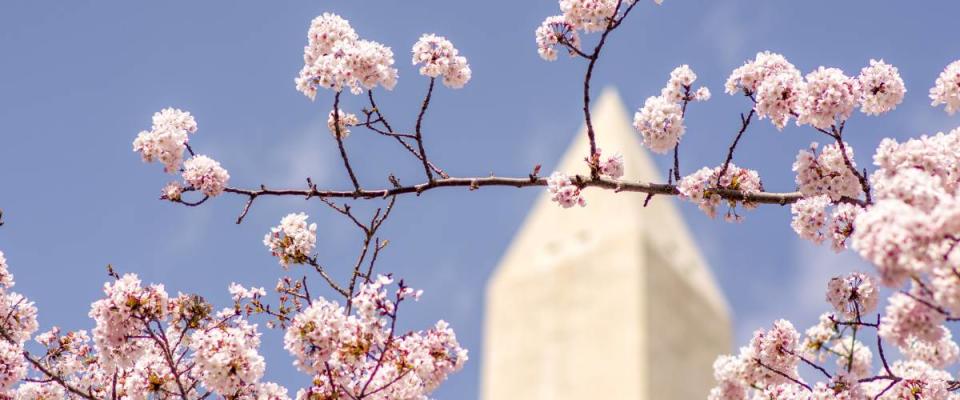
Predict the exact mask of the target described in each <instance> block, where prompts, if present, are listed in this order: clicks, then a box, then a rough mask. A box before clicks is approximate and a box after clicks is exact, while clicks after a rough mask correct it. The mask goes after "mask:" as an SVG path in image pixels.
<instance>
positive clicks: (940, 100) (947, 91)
mask: <svg viewBox="0 0 960 400" xmlns="http://www.w3.org/2000/svg"><path fill="white" fill-rule="evenodd" d="M930 99H931V100H933V101H932V102H931V103H930V105H932V106H934V107H936V106H939V105H941V104H943V105H945V107H944V110H945V111H946V112H947V114H950V115H953V113H955V112H957V110H960V60H958V61H954V62H952V63H950V65H947V67H946V68H945V69H944V70H943V72H941V73H940V76H939V77H937V81H936V83H934V85H933V87H932V88H930Z"/></svg>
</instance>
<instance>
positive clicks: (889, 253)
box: [851, 129, 960, 311]
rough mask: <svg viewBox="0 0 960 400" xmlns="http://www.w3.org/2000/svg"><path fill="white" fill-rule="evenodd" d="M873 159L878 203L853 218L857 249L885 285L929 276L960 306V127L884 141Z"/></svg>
mask: <svg viewBox="0 0 960 400" xmlns="http://www.w3.org/2000/svg"><path fill="white" fill-rule="evenodd" d="M874 163H875V164H876V165H877V167H879V168H878V169H877V170H876V171H875V172H874V173H873V174H871V176H870V181H871V184H872V186H873V188H874V198H875V203H874V204H873V205H872V206H870V207H869V208H868V209H867V210H866V211H865V212H863V213H860V215H858V216H857V217H856V220H855V221H854V230H853V234H852V236H851V238H852V239H853V248H854V249H856V250H857V251H858V252H859V253H860V255H861V256H862V257H864V258H865V259H867V260H868V261H871V262H872V263H873V264H874V265H875V266H876V267H877V270H878V272H879V274H880V277H881V278H882V280H883V282H884V284H886V285H890V286H894V285H899V284H900V283H902V282H903V281H904V280H905V279H906V278H907V277H911V276H913V277H923V276H927V277H930V278H931V281H932V284H933V291H934V292H935V294H936V295H935V298H936V300H937V302H940V303H944V304H951V305H952V304H960V298H957V297H956V296H957V295H960V292H958V291H957V290H956V289H955V288H954V286H955V283H956V282H957V279H956V278H953V277H951V275H954V273H955V272H956V266H957V265H958V261H960V251H957V250H958V249H957V246H956V242H957V240H958V238H957V236H956V234H957V232H960V222H958V221H960V197H958V195H960V193H958V190H957V189H958V187H960V183H958V182H960V180H958V177H960V129H955V130H953V131H951V132H949V133H946V134H944V133H938V134H936V135H934V136H923V137H921V138H919V139H911V140H908V141H906V142H904V143H897V142H896V141H894V140H892V139H884V140H883V141H882V142H881V143H880V145H879V146H878V147H877V152H876V154H875V155H874ZM957 311H960V308H958V309H957Z"/></svg>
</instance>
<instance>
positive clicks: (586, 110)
mask: <svg viewBox="0 0 960 400" xmlns="http://www.w3.org/2000/svg"><path fill="white" fill-rule="evenodd" d="M622 4H623V0H617V6H616V7H614V11H613V15H611V16H610V20H609V22H608V23H607V29H604V31H603V33H602V34H601V35H600V41H598V42H597V46H596V47H594V49H593V53H592V54H590V56H589V57H588V59H589V60H590V63H589V64H587V72H586V74H584V77H583V120H584V123H585V124H586V125H587V138H589V139H590V154H589V156H590V157H593V155H594V154H597V139H596V133H595V132H594V130H593V121H592V120H591V118H590V79H592V78H593V69H594V67H596V65H597V60H599V59H600V51H601V50H603V45H604V44H606V43H607V36H609V35H610V32H613V30H614V29H617V27H618V26H620V23H621V22H623V20H624V19H625V18H627V14H629V13H630V10H632V9H633V7H634V6H635V5H636V4H637V3H636V2H633V3H632V4H630V6H629V7H627V9H626V11H624V12H623V15H622V16H621V17H620V18H617V14H618V13H619V12H620V6H621V5H622ZM590 176H591V177H592V178H594V179H596V178H597V177H599V176H600V171H599V170H597V168H596V166H591V167H590Z"/></svg>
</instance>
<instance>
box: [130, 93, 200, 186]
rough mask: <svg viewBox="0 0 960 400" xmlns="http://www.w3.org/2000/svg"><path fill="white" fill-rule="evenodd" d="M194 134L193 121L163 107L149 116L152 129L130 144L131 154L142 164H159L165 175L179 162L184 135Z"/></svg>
mask: <svg viewBox="0 0 960 400" xmlns="http://www.w3.org/2000/svg"><path fill="white" fill-rule="evenodd" d="M196 131H197V122H196V120H194V118H193V116H192V115H190V113H189V112H186V111H181V110H179V109H175V108H165V109H163V110H160V111H159V112H157V113H154V114H153V127H152V128H151V130H149V131H142V132H140V134H139V135H137V138H136V139H135V140H134V141H133V151H135V152H139V153H140V156H141V157H142V158H143V161H144V162H154V161H159V162H160V163H162V164H163V170H164V171H165V172H167V173H173V172H176V171H177V170H178V169H179V168H180V164H181V163H182V162H183V152H184V151H185V150H186V148H187V141H188V140H189V138H188V134H191V133H194V132H196Z"/></svg>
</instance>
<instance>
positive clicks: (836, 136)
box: [831, 123, 873, 204]
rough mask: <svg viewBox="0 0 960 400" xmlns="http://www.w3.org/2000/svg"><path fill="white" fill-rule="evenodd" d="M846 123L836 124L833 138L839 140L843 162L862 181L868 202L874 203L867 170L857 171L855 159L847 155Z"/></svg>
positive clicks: (838, 144)
mask: <svg viewBox="0 0 960 400" xmlns="http://www.w3.org/2000/svg"><path fill="white" fill-rule="evenodd" d="M844 125H845V123H840V128H839V129H838V128H837V127H836V126H834V127H832V128H831V129H833V134H832V136H833V138H834V139H835V140H836V141H837V146H839V147H840V154H841V155H843V163H844V164H846V165H847V168H848V169H849V170H850V171H851V172H853V175H854V176H856V177H857V180H858V181H860V187H861V189H863V194H864V195H865V196H866V200H867V204H873V199H872V197H871V196H870V180H869V179H868V178H867V170H866V169H864V170H863V173H862V174H861V173H860V171H857V167H854V166H853V161H851V160H850V157H848V156H847V145H846V144H845V143H843V127H844Z"/></svg>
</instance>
